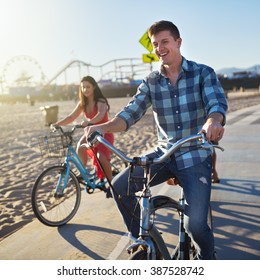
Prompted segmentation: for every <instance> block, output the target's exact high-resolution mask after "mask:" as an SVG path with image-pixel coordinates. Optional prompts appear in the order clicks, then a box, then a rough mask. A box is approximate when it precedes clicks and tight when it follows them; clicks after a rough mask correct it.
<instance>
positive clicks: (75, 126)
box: [50, 124, 85, 135]
mask: <svg viewBox="0 0 260 280" xmlns="http://www.w3.org/2000/svg"><path fill="white" fill-rule="evenodd" d="M84 127H85V126H82V125H81V124H76V125H74V126H73V127H72V128H71V130H69V131H64V130H63V128H62V127H61V126H59V125H51V126H50V131H51V132H56V131H57V130H59V131H60V132H61V133H62V134H63V135H72V134H73V133H74V132H75V130H76V129H78V128H84Z"/></svg>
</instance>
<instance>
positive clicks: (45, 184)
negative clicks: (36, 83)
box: [31, 166, 81, 227]
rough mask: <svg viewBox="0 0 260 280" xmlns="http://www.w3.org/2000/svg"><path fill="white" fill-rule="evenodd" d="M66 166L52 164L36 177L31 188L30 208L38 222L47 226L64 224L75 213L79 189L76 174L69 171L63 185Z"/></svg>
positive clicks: (77, 205) (77, 206)
mask: <svg viewBox="0 0 260 280" xmlns="http://www.w3.org/2000/svg"><path fill="white" fill-rule="evenodd" d="M65 173H66V167H64V166H52V167H49V168H48V169H46V170H45V171H43V172H42V173H41V174H40V175H39V177H38V178H37V180H36V182H35V184H34V186H33V190H32V198H31V199H32V201H31V202H32V208H33V211H34V214H35V216H36V217H37V218H38V219H39V221H40V222H42V223H43V224H45V225H47V226H53V227H54V226H61V225H64V224H66V223H67V222H68V221H69V220H71V219H72V218H73V216H74V215H75V214H76V212H77V210H78V208H79V205H80V199H81V190H80V186H79V183H78V180H77V178H76V176H75V175H74V174H73V173H72V172H71V171H70V172H69V176H68V180H67V185H66V186H65V185H64V184H65V182H64V180H65Z"/></svg>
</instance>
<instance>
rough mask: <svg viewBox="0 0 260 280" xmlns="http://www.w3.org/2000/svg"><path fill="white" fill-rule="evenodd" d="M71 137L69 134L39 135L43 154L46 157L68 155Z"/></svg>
mask: <svg viewBox="0 0 260 280" xmlns="http://www.w3.org/2000/svg"><path fill="white" fill-rule="evenodd" d="M70 142H71V139H70V138H69V136H67V135H62V134H58V135H57V134H50V135H46V136H41V137H39V146H40V150H41V155H42V156H43V157H45V158H59V157H64V156H65V155H66V151H67V147H68V146H69V144H70Z"/></svg>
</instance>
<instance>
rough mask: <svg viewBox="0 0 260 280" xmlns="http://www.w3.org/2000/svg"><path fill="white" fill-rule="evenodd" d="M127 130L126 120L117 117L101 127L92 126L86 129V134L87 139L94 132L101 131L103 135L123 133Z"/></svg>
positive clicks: (100, 125)
mask: <svg viewBox="0 0 260 280" xmlns="http://www.w3.org/2000/svg"><path fill="white" fill-rule="evenodd" d="M126 129H127V124H126V122H125V120H123V119H122V118H119V117H115V118H113V119H112V120H110V121H108V122H106V123H103V124H99V125H92V126H88V127H86V128H84V132H85V135H86V137H88V136H89V135H90V134H91V133H92V132H94V131H99V132H100V133H101V134H103V135H104V134H105V133H109V132H110V133H113V132H121V131H125V130H126Z"/></svg>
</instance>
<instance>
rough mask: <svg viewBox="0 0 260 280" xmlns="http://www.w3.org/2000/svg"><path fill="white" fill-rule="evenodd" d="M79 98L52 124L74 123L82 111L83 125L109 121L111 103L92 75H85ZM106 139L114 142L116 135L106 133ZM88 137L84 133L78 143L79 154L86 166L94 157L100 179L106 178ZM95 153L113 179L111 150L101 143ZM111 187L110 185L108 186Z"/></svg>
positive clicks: (108, 175)
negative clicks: (68, 111) (69, 110)
mask: <svg viewBox="0 0 260 280" xmlns="http://www.w3.org/2000/svg"><path fill="white" fill-rule="evenodd" d="M79 99H80V101H79V102H78V104H77V105H76V107H75V108H74V110H73V111H72V112H71V113H70V114H69V115H68V116H67V117H65V118H63V119H62V120H60V121H58V122H56V123H54V124H52V125H53V126H56V125H58V126H65V125H68V124H70V123H72V122H73V121H74V120H75V119H77V118H78V117H79V116H80V115H81V114H82V113H83V115H84V121H82V122H81V125H82V126H89V125H93V124H95V125H98V124H102V123H105V122H107V121H108V112H109V108H110V106H109V104H108V101H107V99H106V98H105V96H104V95H103V94H102V91H101V90H100V88H99V86H98V84H97V82H96V81H95V79H94V78H92V77H91V76H86V77H83V78H82V80H81V82H80V86H79ZM104 137H105V139H106V140H107V141H109V142H110V143H111V144H113V143H114V135H113V134H112V133H106V134H105V135H104ZM84 143H86V138H85V137H84V135H83V136H82V137H81V139H80V140H79V142H78V144H77V154H78V156H79V158H80V160H81V162H82V163H83V165H84V166H86V164H87V161H88V158H89V157H90V158H92V159H93V164H94V165H95V166H96V168H97V175H98V177H99V178H100V179H103V178H104V173H103V171H102V169H101V168H100V166H99V164H98V162H97V159H96V157H95V155H94V154H93V151H92V150H90V149H87V148H86V146H85V145H82V144H84ZM94 153H95V154H96V155H97V157H98V160H99V161H100V162H101V164H102V167H103V168H104V171H105V173H106V176H107V178H108V180H110V181H111V180H112V170H111V165H110V151H109V149H107V148H106V147H105V146H104V145H102V144H99V145H98V146H97V147H95V148H94ZM108 188H109V187H108ZM107 197H111V193H110V192H109V191H108V192H107Z"/></svg>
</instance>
